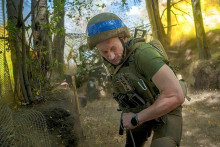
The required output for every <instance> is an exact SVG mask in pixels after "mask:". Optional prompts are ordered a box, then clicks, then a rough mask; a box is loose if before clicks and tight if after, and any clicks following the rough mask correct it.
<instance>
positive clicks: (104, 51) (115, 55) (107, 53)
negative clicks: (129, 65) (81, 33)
mask: <svg viewBox="0 0 220 147" xmlns="http://www.w3.org/2000/svg"><path fill="white" fill-rule="evenodd" d="M124 41H125V39H124ZM96 47H97V48H98V50H99V53H100V54H101V55H102V56H103V57H104V58H105V59H106V60H108V61H109V62H110V63H112V64H114V65H118V64H119V63H120V61H121V59H122V55H123V46H122V43H121V41H120V40H119V38H118V37H115V38H110V39H107V40H105V41H102V42H100V43H98V44H97V45H96Z"/></svg>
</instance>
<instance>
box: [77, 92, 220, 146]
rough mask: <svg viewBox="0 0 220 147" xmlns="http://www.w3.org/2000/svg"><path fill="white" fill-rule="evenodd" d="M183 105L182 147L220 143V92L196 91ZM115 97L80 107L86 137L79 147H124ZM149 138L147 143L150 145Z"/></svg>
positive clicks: (191, 93) (219, 144)
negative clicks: (119, 132) (119, 131)
mask: <svg viewBox="0 0 220 147" xmlns="http://www.w3.org/2000/svg"><path fill="white" fill-rule="evenodd" d="M189 97H191V98H192V99H191V101H187V100H186V101H185V102H184V104H183V132H182V141H181V146H182V147H219V146H220V115H219V112H220V91H207V90H204V91H193V92H190V93H189ZM117 107H118V105H117V103H116V102H115V101H114V100H113V99H112V98H110V97H109V98H104V99H101V100H98V101H93V102H89V103H88V104H87V106H86V107H84V108H81V121H82V127H83V132H84V135H85V136H86V138H85V139H84V140H82V141H80V142H79V147H85V146H88V147H117V146H118V147H123V146H124V144H125V135H123V136H120V135H118V129H119V119H120V115H121V114H120V112H117ZM149 144H150V139H149V141H148V142H147V143H146V144H145V146H146V147H148V146H149Z"/></svg>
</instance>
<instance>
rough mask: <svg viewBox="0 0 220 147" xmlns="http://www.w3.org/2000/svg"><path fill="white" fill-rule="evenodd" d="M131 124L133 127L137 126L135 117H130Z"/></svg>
mask: <svg viewBox="0 0 220 147" xmlns="http://www.w3.org/2000/svg"><path fill="white" fill-rule="evenodd" d="M131 124H132V125H133V126H137V120H136V118H135V117H132V119H131Z"/></svg>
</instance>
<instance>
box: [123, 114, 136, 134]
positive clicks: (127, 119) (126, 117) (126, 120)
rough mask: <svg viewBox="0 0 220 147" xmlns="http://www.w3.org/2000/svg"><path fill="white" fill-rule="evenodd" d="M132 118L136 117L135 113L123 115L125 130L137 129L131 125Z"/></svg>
mask: <svg viewBox="0 0 220 147" xmlns="http://www.w3.org/2000/svg"><path fill="white" fill-rule="evenodd" d="M132 116H134V113H131V112H129V113H123V114H122V123H123V126H124V128H125V129H127V130H131V129H134V128H136V127H137V126H133V125H132V124H131V119H132Z"/></svg>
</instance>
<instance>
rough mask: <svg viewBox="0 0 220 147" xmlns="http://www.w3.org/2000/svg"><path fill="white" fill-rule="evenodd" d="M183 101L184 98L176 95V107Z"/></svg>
mask: <svg viewBox="0 0 220 147" xmlns="http://www.w3.org/2000/svg"><path fill="white" fill-rule="evenodd" d="M184 101H185V98H184V96H183V95H182V94H181V95H178V97H177V105H182V104H183V103H184Z"/></svg>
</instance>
